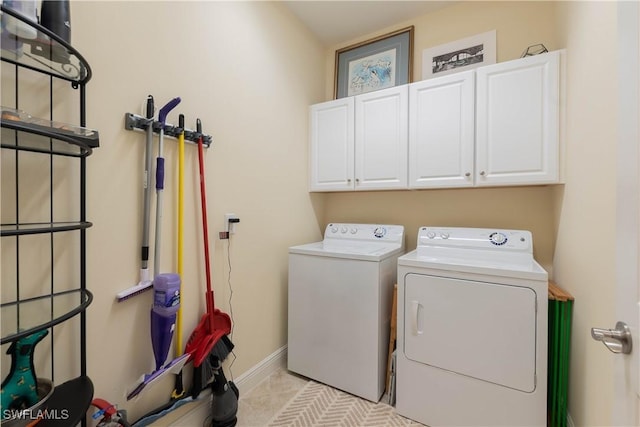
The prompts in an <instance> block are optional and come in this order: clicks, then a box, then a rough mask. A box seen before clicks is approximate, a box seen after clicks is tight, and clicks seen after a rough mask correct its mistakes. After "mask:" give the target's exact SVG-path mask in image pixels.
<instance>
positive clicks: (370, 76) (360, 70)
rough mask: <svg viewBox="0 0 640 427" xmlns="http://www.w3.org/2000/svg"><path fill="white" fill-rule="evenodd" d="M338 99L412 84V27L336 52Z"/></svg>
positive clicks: (336, 93)
mask: <svg viewBox="0 0 640 427" xmlns="http://www.w3.org/2000/svg"><path fill="white" fill-rule="evenodd" d="M335 62H336V64H335V85H334V88H335V91H334V95H335V98H336V99H338V98H344V97H345V96H354V95H360V94H363V93H367V92H372V91H374V90H379V89H386V88H388V87H394V86H398V85H402V84H405V83H410V82H411V81H412V73H413V26H411V27H407V28H403V29H401V30H398V31H394V32H392V33H389V34H385V35H382V36H380V37H376V38H374V39H371V40H367V41H364V42H361V43H358V44H355V45H351V46H347V47H345V48H342V49H339V50H337V51H336V61H335Z"/></svg>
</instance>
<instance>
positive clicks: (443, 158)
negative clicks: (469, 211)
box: [409, 71, 475, 188]
mask: <svg viewBox="0 0 640 427" xmlns="http://www.w3.org/2000/svg"><path fill="white" fill-rule="evenodd" d="M474 79H475V74H474V72H473V71H465V72H461V73H457V74H452V75H449V76H445V77H440V78H435V79H431V80H423V81H421V82H417V83H413V84H410V85H409V187H410V188H443V187H470V186H472V185H473V181H474V179H473V178H474V167H473V165H474V133H475V126H474V119H475V116H474V110H475V93H474Z"/></svg>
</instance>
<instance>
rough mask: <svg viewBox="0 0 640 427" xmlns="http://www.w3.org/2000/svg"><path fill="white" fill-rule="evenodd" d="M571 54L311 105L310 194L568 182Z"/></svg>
mask: <svg viewBox="0 0 640 427" xmlns="http://www.w3.org/2000/svg"><path fill="white" fill-rule="evenodd" d="M562 55H564V51H555V52H549V53H544V54H541V55H535V56H530V57H526V58H521V59H516V60H513V61H508V62H502V63H499V64H495V65H488V66H484V67H479V68H476V69H475V70H471V71H466V72H460V73H455V74H450V75H446V76H443V77H437V78H434V79H429V80H423V81H420V82H416V83H411V84H407V85H402V86H396V87H392V88H389V89H383V90H379V91H375V92H369V93H366V94H363V95H357V96H355V97H346V98H341V99H338V100H335V101H329V102H324V103H321V104H316V105H313V106H311V108H310V112H311V114H310V138H309V140H310V146H309V147H310V151H309V170H310V173H309V190H310V191H348V190H356V191H358V190H393V189H407V188H413V189H421V188H422V189H426V188H454V187H471V186H493V187H498V186H507V185H544V184H555V183H560V182H562V181H561V179H562V162H563V159H562V157H563V156H562V150H561V141H560V136H561V126H562V124H561V113H562V102H563V99H562V97H561V93H562V74H563V73H562V60H563V58H562Z"/></svg>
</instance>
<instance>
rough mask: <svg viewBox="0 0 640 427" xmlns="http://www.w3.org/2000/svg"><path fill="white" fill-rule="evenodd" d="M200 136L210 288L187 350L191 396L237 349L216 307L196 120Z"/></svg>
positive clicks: (203, 194) (202, 193)
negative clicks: (203, 309) (189, 357)
mask: <svg viewBox="0 0 640 427" xmlns="http://www.w3.org/2000/svg"><path fill="white" fill-rule="evenodd" d="M196 132H197V137H198V166H199V172H200V203H201V205H202V232H203V238H204V262H205V274H206V285H207V291H206V294H205V301H206V307H207V311H206V313H205V314H204V315H203V316H202V318H201V319H200V323H198V326H196V328H195V329H194V330H193V332H192V333H191V336H190V337H189V340H188V341H187V346H186V348H185V353H189V354H190V355H191V359H192V360H193V385H192V388H191V395H192V396H193V398H194V399H195V398H196V397H197V396H198V395H199V394H200V392H201V391H202V390H204V389H205V388H206V387H207V384H209V382H211V380H212V379H213V376H214V373H215V370H216V369H217V368H218V366H219V364H220V363H222V361H223V360H224V359H226V358H227V356H228V355H229V353H230V352H231V351H232V350H233V347H234V345H233V343H232V342H231V340H230V339H229V337H228V336H227V334H229V333H230V332H231V318H230V317H229V315H228V314H226V313H223V312H221V311H220V310H219V309H217V308H215V302H214V298H213V289H212V288H211V267H210V262H209V231H208V226H207V197H206V189H205V175H204V150H203V143H202V122H201V121H200V119H197V121H196Z"/></svg>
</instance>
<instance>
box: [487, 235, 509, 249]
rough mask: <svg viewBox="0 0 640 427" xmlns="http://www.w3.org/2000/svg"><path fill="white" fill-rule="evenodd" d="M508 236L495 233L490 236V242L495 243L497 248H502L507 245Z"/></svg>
mask: <svg viewBox="0 0 640 427" xmlns="http://www.w3.org/2000/svg"><path fill="white" fill-rule="evenodd" d="M507 240H508V239H507V236H505V235H504V234H503V233H499V232H497V231H496V232H493V233H491V234H490V235H489V241H490V242H491V243H493V244H494V245H496V246H502V245H504V244H505V243H507Z"/></svg>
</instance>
